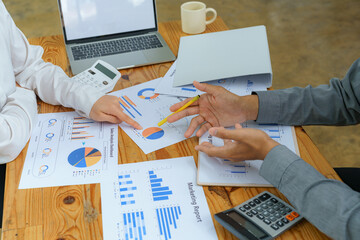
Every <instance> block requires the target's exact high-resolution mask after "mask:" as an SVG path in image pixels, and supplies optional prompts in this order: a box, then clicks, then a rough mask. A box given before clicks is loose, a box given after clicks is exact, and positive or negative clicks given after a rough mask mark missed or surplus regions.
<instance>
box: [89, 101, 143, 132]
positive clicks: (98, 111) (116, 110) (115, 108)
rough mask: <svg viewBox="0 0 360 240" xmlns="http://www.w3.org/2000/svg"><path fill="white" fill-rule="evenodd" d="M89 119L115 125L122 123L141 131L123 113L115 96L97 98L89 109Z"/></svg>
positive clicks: (135, 123)
mask: <svg viewBox="0 0 360 240" xmlns="http://www.w3.org/2000/svg"><path fill="white" fill-rule="evenodd" d="M90 118H91V119H94V120H95V121H99V122H111V123H117V124H119V123H121V122H122V121H124V122H126V123H127V124H129V125H131V126H133V127H134V128H136V129H139V130H140V129H142V127H141V126H140V124H139V123H137V122H136V121H134V120H133V119H131V118H130V117H129V116H128V115H126V114H125V113H124V112H123V109H122V108H121V106H120V104H119V101H118V98H117V97H115V96H109V95H105V96H102V97H101V98H99V99H98V100H97V101H96V102H95V103H94V105H93V107H92V108H91V111H90Z"/></svg>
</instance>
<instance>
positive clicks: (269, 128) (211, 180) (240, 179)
mask: <svg viewBox="0 0 360 240" xmlns="http://www.w3.org/2000/svg"><path fill="white" fill-rule="evenodd" d="M242 127H243V128H256V129H260V130H262V131H264V132H266V133H267V134H268V135H269V136H270V137H271V138H272V139H274V140H275V141H277V142H279V143H280V144H282V145H285V146H286V147H288V148H289V149H290V150H292V151H293V152H295V153H296V154H299V150H298V146H297V141H296V136H295V131H294V127H291V126H283V125H278V124H257V123H255V122H254V121H248V122H245V123H242ZM205 141H208V142H210V143H212V144H213V145H215V146H223V145H224V141H223V140H222V139H221V138H217V137H213V136H211V135H210V134H209V132H207V133H205V134H204V135H203V136H201V137H200V139H199V143H200V144H201V143H202V142H205ZM262 162H263V161H262V160H253V161H242V162H232V161H230V160H227V159H220V158H215V157H209V156H208V155H206V154H205V153H203V152H199V163H198V176H197V177H198V178H197V183H198V184H200V185H213V186H214V185H217V186H253V187H262V186H264V187H265V186H266V187H268V186H272V185H271V184H270V183H269V182H267V181H266V180H265V179H264V178H263V177H261V176H260V175H259V170H260V167H261V164H262Z"/></svg>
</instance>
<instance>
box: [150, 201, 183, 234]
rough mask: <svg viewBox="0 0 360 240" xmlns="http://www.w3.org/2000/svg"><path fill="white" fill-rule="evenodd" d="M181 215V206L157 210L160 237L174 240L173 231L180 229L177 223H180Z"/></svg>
mask: <svg viewBox="0 0 360 240" xmlns="http://www.w3.org/2000/svg"><path fill="white" fill-rule="evenodd" d="M180 215H181V209H180V206H174V207H166V208H157V209H156V216H157V220H158V225H159V231H160V235H161V236H163V237H164V238H165V240H168V239H172V235H173V234H172V233H171V231H173V230H175V229H178V226H179V225H178V224H177V222H178V221H179V216H180Z"/></svg>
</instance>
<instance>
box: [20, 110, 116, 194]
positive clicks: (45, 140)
mask: <svg viewBox="0 0 360 240" xmlns="http://www.w3.org/2000/svg"><path fill="white" fill-rule="evenodd" d="M117 143H118V126H117V125H115V124H108V123H99V122H95V121H93V120H89V119H87V118H84V117H81V116H79V115H78V114H77V113H75V112H61V113H47V114H39V115H38V120H37V123H36V126H35V127H34V131H33V133H32V135H31V139H30V143H29V147H28V150H27V153H26V158H25V163H24V168H23V171H22V175H21V180H20V185H19V188H20V189H24V188H40V187H52V186H65V185H77V184H89V183H99V182H100V180H101V178H102V177H104V176H107V175H109V173H110V172H111V171H114V169H115V168H116V166H117V164H118V153H117Z"/></svg>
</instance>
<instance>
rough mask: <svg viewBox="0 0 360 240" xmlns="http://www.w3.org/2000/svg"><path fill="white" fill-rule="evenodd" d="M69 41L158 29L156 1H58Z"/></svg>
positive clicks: (66, 37)
mask: <svg viewBox="0 0 360 240" xmlns="http://www.w3.org/2000/svg"><path fill="white" fill-rule="evenodd" d="M58 2H59V8H60V14H61V17H62V23H63V27H64V34H65V39H66V41H72V40H79V39H86V38H93V37H99V36H106V35H114V34H121V33H129V32H135V31H141V30H151V29H154V30H155V29H156V16H155V5H154V1H153V0H59V1H58Z"/></svg>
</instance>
